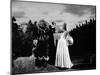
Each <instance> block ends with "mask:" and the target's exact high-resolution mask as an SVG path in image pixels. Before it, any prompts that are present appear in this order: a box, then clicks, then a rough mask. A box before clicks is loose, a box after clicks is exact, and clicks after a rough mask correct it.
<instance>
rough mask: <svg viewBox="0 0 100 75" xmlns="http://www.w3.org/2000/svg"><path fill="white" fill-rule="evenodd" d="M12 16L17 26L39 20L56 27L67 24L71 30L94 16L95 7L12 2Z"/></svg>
mask: <svg viewBox="0 0 100 75" xmlns="http://www.w3.org/2000/svg"><path fill="white" fill-rule="evenodd" d="M12 16H15V18H16V20H17V21H16V22H17V23H18V24H20V23H23V22H28V21H29V20H30V19H31V20H32V22H34V21H39V20H41V19H44V20H46V21H47V22H49V23H51V22H52V21H55V22H56V23H57V25H59V24H61V23H64V22H65V23H67V26H68V29H69V30H71V29H73V28H75V27H76V25H78V24H82V23H84V22H85V20H89V19H90V18H94V19H95V16H96V7H95V6H89V5H72V4H57V3H56V4H55V3H41V2H25V1H12Z"/></svg>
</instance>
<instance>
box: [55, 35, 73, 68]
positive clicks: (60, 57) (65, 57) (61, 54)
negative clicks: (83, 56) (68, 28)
mask: <svg viewBox="0 0 100 75" xmlns="http://www.w3.org/2000/svg"><path fill="white" fill-rule="evenodd" d="M67 40H69V41H70V42H73V39H72V37H67V38H66V39H65V38H64V33H62V34H61V37H60V39H59V40H58V44H57V52H56V60H55V66H57V67H61V68H71V67H72V66H73V63H72V62H71V59H70V55H69V51H68V45H69V43H68V42H67Z"/></svg>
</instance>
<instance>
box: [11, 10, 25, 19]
mask: <svg viewBox="0 0 100 75" xmlns="http://www.w3.org/2000/svg"><path fill="white" fill-rule="evenodd" d="M24 15H25V12H22V11H16V12H13V13H12V16H15V18H24Z"/></svg>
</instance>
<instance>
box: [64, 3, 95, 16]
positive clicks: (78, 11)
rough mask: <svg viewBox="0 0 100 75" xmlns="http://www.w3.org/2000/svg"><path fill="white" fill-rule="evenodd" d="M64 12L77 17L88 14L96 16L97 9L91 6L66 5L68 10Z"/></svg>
mask: <svg viewBox="0 0 100 75" xmlns="http://www.w3.org/2000/svg"><path fill="white" fill-rule="evenodd" d="M63 12H67V13H71V14H74V15H77V16H83V15H84V14H87V13H88V12H91V13H92V14H95V7H94V6H89V5H74V4H73V5H72V4H71V5H66V9H65V10H64V11H63Z"/></svg>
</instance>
